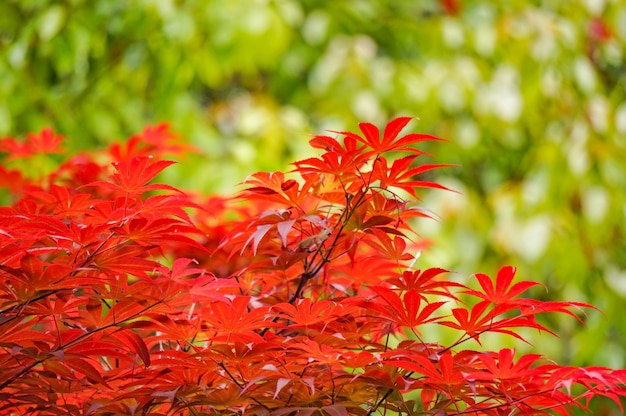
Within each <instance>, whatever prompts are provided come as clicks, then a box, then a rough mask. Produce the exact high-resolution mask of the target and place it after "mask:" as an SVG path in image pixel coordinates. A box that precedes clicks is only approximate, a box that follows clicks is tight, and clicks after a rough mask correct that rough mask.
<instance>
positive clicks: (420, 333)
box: [0, 117, 626, 416]
mask: <svg viewBox="0 0 626 416" xmlns="http://www.w3.org/2000/svg"><path fill="white" fill-rule="evenodd" d="M409 121H410V118H406V117H401V118H397V119H395V120H393V121H391V122H390V123H389V124H387V126H386V127H385V128H384V131H383V132H382V134H381V132H380V131H379V130H378V128H376V127H375V126H373V125H372V124H368V123H362V124H360V130H361V131H360V133H358V134H356V133H351V132H336V133H334V136H336V137H331V136H317V137H314V138H313V139H312V140H311V145H312V146H313V147H314V148H316V149H319V150H320V151H321V155H320V156H319V157H314V158H310V159H306V160H302V161H299V162H296V163H295V164H294V166H295V168H294V170H293V172H289V173H281V172H274V173H265V172H261V173H255V174H253V175H251V176H250V177H249V178H248V179H246V180H245V182H244V184H245V186H244V188H243V190H242V191H241V192H240V193H239V194H238V195H237V196H236V197H235V198H233V199H230V200H227V199H222V198H219V197H212V198H209V199H208V200H206V201H205V202H200V201H199V200H197V199H194V200H192V198H191V197H189V196H188V195H187V194H185V193H184V192H182V191H180V190H178V189H175V188H173V187H172V186H168V185H164V184H154V183H151V182H152V180H153V179H154V178H155V177H156V176H157V175H158V174H159V173H160V172H161V171H162V170H163V169H165V168H167V167H168V166H169V165H171V164H172V163H173V162H170V161H166V160H163V159H162V158H163V156H164V154H165V153H171V152H183V151H186V149H184V148H181V147H179V146H175V145H173V144H172V139H173V136H172V135H171V134H170V133H169V131H168V130H167V128H166V127H164V126H159V127H156V128H149V129H146V130H145V131H144V132H143V134H140V135H137V136H134V137H133V138H132V139H131V140H129V141H128V142H127V143H126V144H125V145H115V146H112V148H111V149H109V152H108V153H107V154H106V155H104V156H103V155H102V154H96V153H91V154H80V155H76V156H74V157H72V158H70V159H69V160H67V161H65V162H63V163H61V164H60V165H59V167H58V169H56V170H55V171H54V172H52V173H51V174H46V175H43V176H39V177H36V175H35V176H33V175H28V173H27V172H20V171H19V170H15V169H11V168H10V167H8V166H10V163H11V160H10V159H11V157H12V156H11V152H13V150H14V149H18V150H19V152H20V155H19V156H20V157H21V158H22V162H23V159H24V158H28V157H32V156H34V155H36V154H40V153H58V152H59V147H58V146H59V145H60V143H61V141H60V140H59V138H58V136H55V135H53V134H52V133H51V132H50V131H49V130H44V131H43V132H42V133H41V134H39V135H31V136H28V138H27V141H25V142H19V141H16V140H14V139H2V140H1V141H0V151H3V152H5V153H6V154H5V156H4V161H5V162H6V163H5V164H4V165H3V166H4V167H0V185H2V186H3V187H4V188H5V189H6V190H8V191H9V192H11V193H12V195H13V196H12V202H11V203H10V206H4V207H1V208H0V277H1V279H0V414H3V415H23V414H33V415H57V414H58V415H169V414H171V415H174V414H176V415H178V414H181V415H182V414H184V415H187V414H189V415H275V416H281V415H285V416H287V415H331V416H341V415H377V414H400V415H517V414H527V415H531V414H532V415H536V414H569V413H570V412H571V411H572V409H573V408H576V407H578V408H581V409H586V408H587V406H588V403H589V400H590V399H592V398H593V397H594V396H606V397H608V398H610V399H612V400H613V401H615V402H616V403H617V404H618V405H619V404H620V397H621V396H624V394H625V389H624V382H625V379H626V371H625V370H610V369H607V368H599V367H593V368H575V367H569V366H560V365H557V364H555V363H553V362H552V361H549V360H547V359H545V358H544V357H542V356H540V355H536V354H530V355H522V356H519V354H517V353H516V351H514V350H512V349H506V348H505V349H501V350H500V351H487V350H485V349H484V348H482V350H480V349H481V348H479V350H475V349H471V348H470V346H472V347H475V346H476V345H478V346H479V347H480V340H481V337H482V336H483V335H484V334H487V333H500V334H508V335H510V336H512V337H516V338H520V339H521V338H522V336H521V335H520V334H519V329H520V328H534V329H537V330H540V331H549V330H548V329H547V328H545V327H543V326H542V325H541V323H540V322H538V321H537V320H536V317H537V316H538V315H540V314H545V313H562V314H567V315H571V316H572V318H573V319H579V320H580V319H581V318H580V315H579V313H580V310H581V309H582V308H588V307H590V306H589V305H585V304H581V303H576V302H553V301H550V302H544V301H539V300H535V299H532V298H525V297H522V296H521V295H522V294H523V292H524V291H526V290H527V289H529V288H531V287H532V286H534V285H537V283H534V282H529V281H515V279H514V278H515V269H514V268H513V267H503V268H502V269H501V270H500V271H498V272H497V275H496V277H495V278H493V279H492V278H491V277H489V276H487V275H485V274H476V275H475V277H474V279H475V281H474V282H473V283H468V285H465V284H462V283H459V282H458V281H455V280H452V279H450V278H449V277H448V276H447V274H446V273H447V271H446V270H443V269H438V268H433V269H427V270H416V269H413V268H412V266H413V263H414V262H415V256H416V253H418V252H419V251H420V250H422V249H423V248H424V245H425V243H424V242H423V241H421V240H420V239H419V238H417V236H416V234H415V231H414V229H413V226H414V221H413V219H414V218H415V217H424V216H427V213H426V212H425V211H424V210H422V209H420V207H419V206H418V205H416V201H417V199H418V197H417V190H418V189H419V188H443V187H442V186H440V185H438V184H436V183H434V182H430V181H427V180H424V179H422V177H423V175H422V173H424V172H427V171H430V170H433V169H437V168H440V167H442V166H444V165H437V164H418V163H417V162H418V160H421V159H419V157H420V156H422V155H423V151H421V150H419V149H417V148H416V147H415V145H416V144H417V143H419V142H421V141H425V140H438V139H437V138H435V137H432V136H428V135H424V134H414V133H411V134H407V135H404V136H401V135H400V131H401V130H402V129H403V128H404V127H405V126H406V124H407V123H408V122H409ZM54 157H59V156H58V155H57V156H54ZM22 165H23V164H22ZM207 172H208V174H210V169H209V168H207ZM457 280H458V279H457ZM436 326H444V327H447V328H448V330H449V331H454V332H456V334H457V338H456V340H455V341H454V342H451V343H448V345H444V344H442V342H441V340H437V339H436V337H433V334H434V333H437V331H432V330H431V328H434V327H436ZM470 341H472V342H470ZM474 341H478V343H475V342H474Z"/></svg>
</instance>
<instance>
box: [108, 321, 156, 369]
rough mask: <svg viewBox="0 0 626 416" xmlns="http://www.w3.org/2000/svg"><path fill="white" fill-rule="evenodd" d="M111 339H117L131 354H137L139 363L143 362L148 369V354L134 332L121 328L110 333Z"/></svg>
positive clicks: (145, 347) (144, 344)
mask: <svg viewBox="0 0 626 416" xmlns="http://www.w3.org/2000/svg"><path fill="white" fill-rule="evenodd" d="M111 337H113V338H115V339H117V340H118V341H120V342H121V343H122V344H124V345H126V346H127V347H128V348H129V349H130V350H131V351H132V352H133V353H135V354H137V355H138V356H139V358H141V361H143V365H144V366H146V367H148V366H149V365H150V352H148V347H147V346H146V343H145V342H144V341H143V339H141V337H140V336H139V335H137V334H136V333H135V332H133V331H131V330H130V329H124V328H122V329H120V330H118V331H116V332H113V333H111Z"/></svg>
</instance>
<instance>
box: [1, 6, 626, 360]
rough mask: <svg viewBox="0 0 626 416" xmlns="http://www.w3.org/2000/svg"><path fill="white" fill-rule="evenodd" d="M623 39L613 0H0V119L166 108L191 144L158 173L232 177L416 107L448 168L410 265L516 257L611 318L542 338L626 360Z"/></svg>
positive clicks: (121, 123) (16, 129)
mask: <svg viewBox="0 0 626 416" xmlns="http://www.w3.org/2000/svg"><path fill="white" fill-rule="evenodd" d="M624 45H626V4H625V3H624V1H623V0H612V1H611V0H597V1H594V0H585V1H583V0H572V1H558V0H553V1H528V0H506V1H504V0H502V1H486V0H484V1H478V0H476V1H471V0H465V1H462V0H456V1H455V0H441V1H435V0H423V1H409V0H399V1H391V2H388V1H384V0H354V1H349V2H348V1H346V2H341V1H318V0H315V1H313V0H304V1H296V0H275V1H260V0H258V1H254V0H181V1H175V0H135V1H126V0H65V1H52V0H4V1H2V2H0V135H3V136H6V135H12V136H21V135H24V134H25V133H27V132H30V131H38V130H39V129H41V128H42V127H44V126H52V127H53V128H54V129H55V130H56V131H57V132H60V133H62V134H63V135H65V136H66V137H67V138H68V142H67V143H66V147H67V148H68V149H69V150H70V151H72V152H75V151H79V150H81V149H87V148H94V147H97V146H98V145H101V144H103V143H109V142H112V141H116V140H121V139H123V138H125V137H128V136H129V135H131V134H132V133H135V132H138V131H140V130H141V129H142V128H143V126H144V125H146V124H149V123H157V122H160V121H167V122H170V123H171V124H172V127H173V130H174V131H176V132H178V133H179V134H180V137H181V140H185V141H187V142H189V143H191V144H193V145H194V146H195V147H196V148H197V149H198V150H199V154H198V155H194V156H189V157H188V158H187V159H186V160H184V161H183V163H182V164H180V165H178V166H177V167H176V168H174V169H172V170H171V171H170V172H169V173H167V175H169V176H167V178H166V180H168V181H169V182H172V183H173V184H174V185H177V186H181V187H183V188H185V189H195V190H203V191H204V192H225V193H232V190H233V185H234V184H235V183H237V182H240V181H241V180H243V179H244V178H245V176H246V175H247V174H248V173H251V172H253V171H256V170H279V169H285V168H286V167H287V166H288V165H287V164H288V163H289V162H290V161H293V160H295V159H296V158H301V157H303V156H306V155H309V154H310V152H311V151H310V150H309V149H308V146H307V141H308V135H309V134H316V133H321V132H323V131H324V130H325V129H332V130H343V129H351V130H353V129H354V128H355V126H356V123H357V122H358V121H371V122H375V123H379V124H382V123H384V122H386V121H388V120H389V119H390V118H392V117H393V116H396V115H412V116H416V117H419V119H420V120H419V121H418V122H414V123H413V125H412V126H411V127H412V128H413V129H415V130H419V131H421V132H426V133H429V134H434V135H437V136H440V137H445V138H447V139H449V140H450V142H449V143H446V144H441V143H436V144H434V145H433V144H429V145H428V150H429V151H430V152H432V153H433V154H435V155H436V160H437V162H440V163H457V164H459V165H460V167H459V168H449V169H446V170H445V171H441V172H437V173H436V174H435V175H436V179H437V180H439V181H441V182H443V183H444V184H445V185H447V186H449V187H451V188H453V189H455V190H457V191H459V193H442V192H430V193H428V194H427V195H425V197H424V201H423V203H424V205H425V206H426V207H427V208H428V209H431V210H433V211H435V212H436V213H438V215H439V216H440V217H441V221H423V223H422V229H423V236H424V237H427V238H433V239H434V241H435V245H434V246H433V247H432V248H431V249H430V250H429V251H427V252H426V253H424V254H423V255H422V257H421V258H420V259H419V263H418V265H419V266H421V267H427V266H439V267H447V268H449V269H453V270H457V271H459V275H458V278H466V277H467V276H468V275H469V274H470V273H473V272H476V271H484V272H488V273H493V272H495V270H497V268H498V267H499V266H500V265H503V264H514V265H516V266H517V267H518V269H519V273H518V274H519V275H520V276H522V277H523V278H525V279H531V280H539V281H542V282H544V283H545V284H546V286H547V287H548V288H549V292H547V293H546V292H545V291H542V290H538V291H536V292H533V295H534V296H538V297H541V298H553V299H562V300H576V301H583V302H590V303H592V304H594V305H596V306H597V307H599V308H600V309H601V310H603V311H604V312H605V313H606V315H607V317H606V318H605V317H604V316H602V315H601V314H599V313H590V314H589V318H588V327H587V328H582V327H580V326H579V325H577V324H576V323H575V322H571V321H570V320H563V321H560V320H559V321H556V322H551V323H550V325H552V326H553V327H555V328H556V329H557V332H559V334H560V335H561V338H560V339H559V340H554V339H552V338H547V337H546V338H544V337H541V336H539V337H535V338H534V339H535V340H536V341H535V346H536V347H537V350H538V351H539V352H541V353H545V354H546V355H549V356H551V357H554V358H558V357H561V358H560V359H561V362H562V363H563V364H566V363H572V364H577V365H589V364H592V363H593V364H599V365H608V366H612V367H624V366H625V365H626V362H625V361H626V354H625V352H624V347H625V346H626V320H624V319H622V318H623V317H622V314H623V313H624V304H625V297H626V231H625V228H626V226H625V224H626V221H625V216H626V193H625V192H624V190H626V158H625V157H624V155H626V138H625V135H626V94H625V90H626V64H625V63H624V62H626V56H625V53H626V51H625V46H624ZM498 342H500V341H498Z"/></svg>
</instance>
